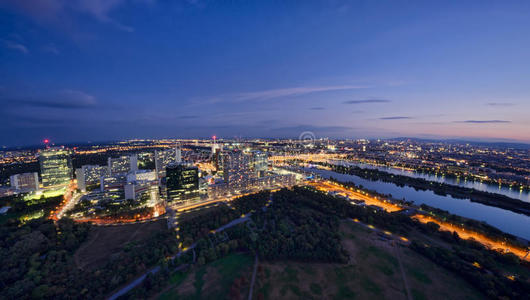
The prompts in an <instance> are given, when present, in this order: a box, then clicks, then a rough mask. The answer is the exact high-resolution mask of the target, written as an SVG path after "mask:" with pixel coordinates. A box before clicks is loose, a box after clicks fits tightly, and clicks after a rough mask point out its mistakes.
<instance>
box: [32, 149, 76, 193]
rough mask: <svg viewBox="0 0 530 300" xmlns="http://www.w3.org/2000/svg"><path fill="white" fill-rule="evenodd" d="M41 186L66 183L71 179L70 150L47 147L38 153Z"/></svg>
mask: <svg viewBox="0 0 530 300" xmlns="http://www.w3.org/2000/svg"><path fill="white" fill-rule="evenodd" d="M39 163H40V171H41V178H42V186H43V187H50V186H57V185H68V183H69V182H70V180H71V179H72V160H71V158H70V150H67V149H64V148H49V149H46V150H42V151H41V152H40V153H39Z"/></svg>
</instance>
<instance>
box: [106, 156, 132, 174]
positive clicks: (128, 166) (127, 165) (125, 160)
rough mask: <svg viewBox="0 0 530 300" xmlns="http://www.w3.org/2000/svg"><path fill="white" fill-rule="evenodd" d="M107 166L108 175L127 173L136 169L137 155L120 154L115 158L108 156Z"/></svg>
mask: <svg viewBox="0 0 530 300" xmlns="http://www.w3.org/2000/svg"><path fill="white" fill-rule="evenodd" d="M107 167H108V169H109V174H110V175H116V174H122V173H129V172H131V171H137V170H138V157H137V156H136V154H132V155H128V156H121V157H117V158H112V157H109V158H108V160H107Z"/></svg>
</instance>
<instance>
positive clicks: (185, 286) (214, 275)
mask: <svg viewBox="0 0 530 300" xmlns="http://www.w3.org/2000/svg"><path fill="white" fill-rule="evenodd" d="M253 263H254V259H253V258H252V257H251V256H249V255H246V254H240V253H235V254H230V255H228V256H226V257H223V258H221V259H218V260H216V261H214V262H212V263H210V264H207V265H204V266H200V267H197V268H195V269H193V270H192V271H190V272H188V273H175V274H173V275H172V277H171V278H170V287H169V288H168V289H167V290H166V291H165V292H163V293H162V294H161V295H160V296H159V298H158V299H161V300H169V299H232V297H236V298H237V296H241V297H243V298H245V297H246V296H247V295H248V290H249V284H250V277H251V275H252V266H253Z"/></svg>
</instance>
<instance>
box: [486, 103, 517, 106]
mask: <svg viewBox="0 0 530 300" xmlns="http://www.w3.org/2000/svg"><path fill="white" fill-rule="evenodd" d="M486 105H488V106H514V105H515V103H511V102H490V103H486Z"/></svg>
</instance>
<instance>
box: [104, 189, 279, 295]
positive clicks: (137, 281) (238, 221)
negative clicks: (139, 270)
mask: <svg viewBox="0 0 530 300" xmlns="http://www.w3.org/2000/svg"><path fill="white" fill-rule="evenodd" d="M271 202H272V194H271V196H270V198H269V202H268V203H267V205H269V204H270V203H271ZM251 215H252V213H248V214H247V215H245V216H244V217H241V218H238V219H235V220H233V221H231V222H230V223H228V224H225V225H223V226H221V227H219V228H217V229H215V230H213V232H214V233H217V232H221V231H223V230H226V229H228V228H230V227H233V226H235V225H238V224H241V223H244V222H247V221H248V220H250V216H251ZM195 246H197V243H193V244H192V245H191V246H189V247H188V248H187V249H186V250H183V251H180V252H179V253H177V254H175V256H173V257H171V258H170V259H175V257H180V255H181V254H183V253H185V252H187V251H190V250H193V249H194V248H195ZM256 260H257V256H256ZM158 271H160V266H156V267H154V268H152V269H150V270H149V271H147V272H145V273H144V274H142V275H141V276H140V277H138V278H136V279H135V280H133V281H132V282H131V283H129V284H127V285H126V286H125V287H123V288H121V289H120V290H119V291H117V292H115V293H114V294H112V295H111V296H110V297H108V298H107V299H108V300H115V299H116V298H118V297H120V296H122V295H125V294H126V293H127V292H129V291H130V290H132V289H133V288H135V287H136V286H137V285H139V284H140V283H142V281H144V279H145V278H146V277H147V274H149V273H151V274H155V273H157V272H158ZM254 272H255V270H254Z"/></svg>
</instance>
